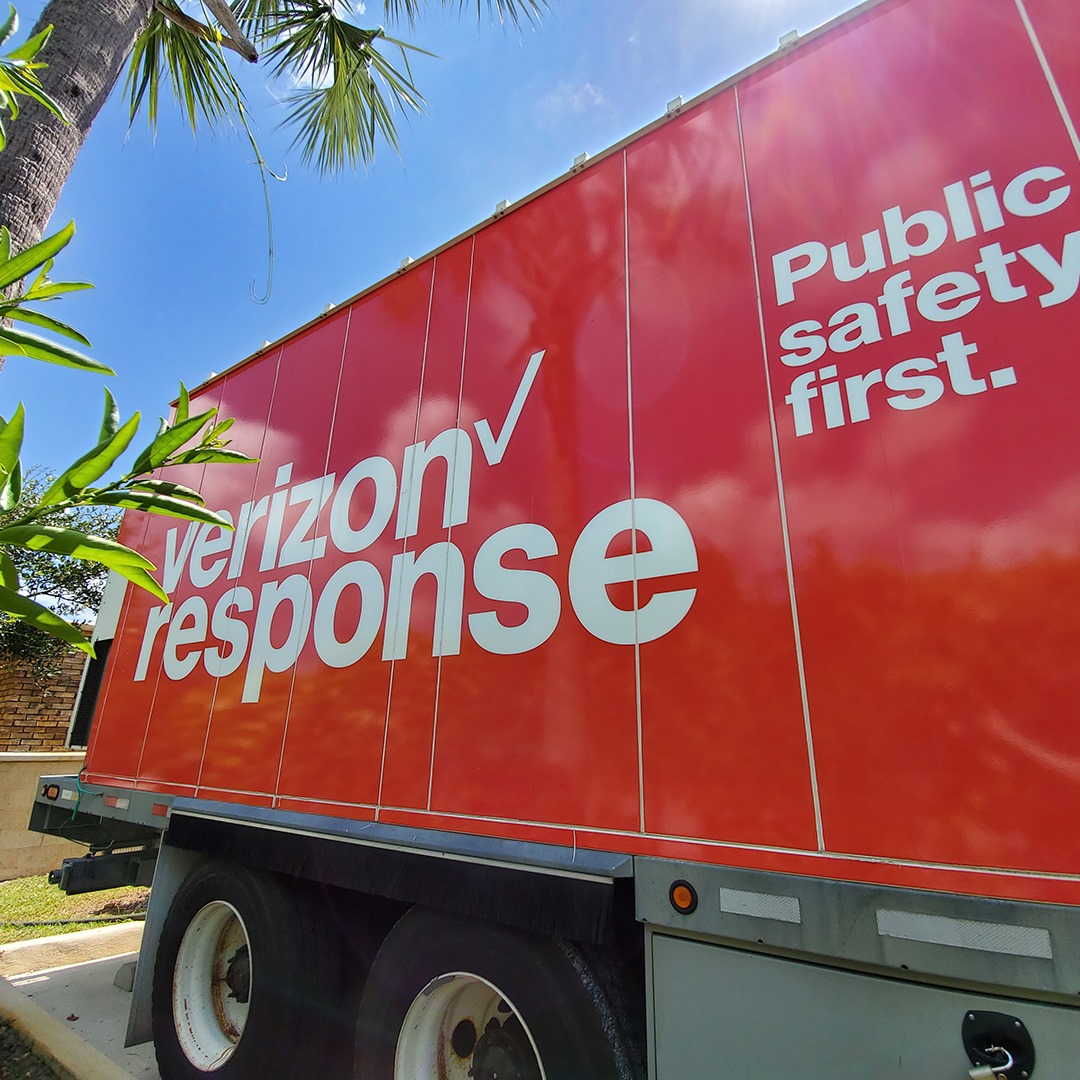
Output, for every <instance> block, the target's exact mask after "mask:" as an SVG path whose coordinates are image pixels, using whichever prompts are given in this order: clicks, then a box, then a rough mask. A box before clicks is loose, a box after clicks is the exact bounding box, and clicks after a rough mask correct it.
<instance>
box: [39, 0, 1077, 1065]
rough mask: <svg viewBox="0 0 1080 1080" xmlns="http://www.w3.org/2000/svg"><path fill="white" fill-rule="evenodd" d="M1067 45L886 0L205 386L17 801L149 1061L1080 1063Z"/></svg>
mask: <svg viewBox="0 0 1080 1080" xmlns="http://www.w3.org/2000/svg"><path fill="white" fill-rule="evenodd" d="M1078 57H1080V14H1078V11H1077V8H1076V5H1075V3H1073V2H1071V0H1069V2H1067V0H978V2H974V0H950V2H941V0H882V2H875V3H870V4H864V5H863V6H861V7H860V8H858V9H856V10H854V11H852V12H851V13H849V14H848V15H847V16H845V17H843V18H841V19H839V20H837V21H835V22H834V23H832V24H830V25H828V26H826V27H824V28H822V29H821V30H819V31H816V32H814V33H812V34H809V35H807V36H805V37H803V38H802V39H799V40H798V41H794V42H789V43H788V44H787V45H785V46H784V47H782V48H781V49H780V51H779V52H777V53H776V54H775V55H773V56H772V57H769V58H768V59H767V60H765V61H763V62H762V63H760V64H758V65H756V66H754V67H753V68H751V69H749V70H748V71H746V72H743V73H741V74H740V75H739V76H737V77H735V78H733V79H731V80H729V81H728V82H725V83H724V84H722V85H720V86H718V87H717V88H715V89H714V90H712V91H710V92H708V93H706V94H704V95H702V96H701V97H700V98H698V99H696V100H695V101H693V102H690V103H687V104H685V105H682V104H679V103H673V105H672V106H671V107H670V108H669V110H668V114H667V115H666V116H665V117H664V118H662V119H661V120H659V121H658V122H656V123H655V124H653V125H651V126H650V127H648V128H646V129H645V130H644V131H642V132H640V133H639V134H637V135H635V136H633V137H632V138H630V139H628V140H626V141H625V142H624V143H621V144H619V145H617V146H615V147H614V148H612V149H611V150H610V151H608V152H606V153H604V154H602V155H599V156H597V157H595V158H592V159H590V160H589V161H588V162H586V163H584V164H582V165H580V166H579V167H577V168H575V169H574V170H573V171H572V173H570V174H568V175H567V176H565V177H563V178H561V179H560V180H558V181H557V182H555V183H553V184H551V185H549V186H548V187H546V188H545V189H543V190H541V191H539V192H538V193H536V194H535V195H534V196H532V197H530V198H528V199H525V200H523V201H522V202H520V203H519V204H518V205H515V206H514V207H513V208H511V209H509V210H508V211H507V210H505V209H503V210H500V212H499V213H497V214H496V216H495V218H493V219H492V220H490V221H487V222H484V223H483V224H481V225H480V226H478V227H477V228H476V229H475V230H473V231H471V232H469V233H468V234H466V235H464V236H462V237H459V238H457V239H456V240H454V241H452V242H450V243H448V244H447V245H445V246H444V247H442V248H440V249H439V250H437V251H436V252H434V253H433V254H431V255H430V256H428V257H426V258H424V259H421V260H419V261H417V262H413V263H411V264H409V265H408V266H406V267H403V268H402V270H401V271H400V272H399V273H397V274H395V275H393V276H392V277H391V278H388V279H387V280H385V281H383V282H380V283H379V284H378V285H376V286H374V287H372V288H371V289H369V290H368V291H366V292H364V293H362V294H361V295H359V296H357V297H356V298H354V299H353V300H351V301H349V302H348V303H345V304H342V305H340V306H338V307H336V308H334V309H333V310H332V311H330V312H329V313H328V314H326V315H324V316H323V317H320V318H319V319H317V320H315V321H313V322H312V323H309V324H308V325H306V326H304V327H302V328H301V329H299V330H298V331H297V332H296V333H295V334H293V335H291V336H289V337H287V338H285V339H284V340H282V341H280V342H278V343H276V344H274V345H272V346H268V347H266V348H264V349H263V350H262V351H261V352H260V353H259V354H258V355H256V356H255V357H252V358H250V359H249V360H247V361H245V362H244V363H242V364H239V365H237V366H236V367H234V368H232V369H231V370H229V371H227V372H226V373H225V374H224V375H221V376H218V377H216V378H215V379H213V380H212V381H211V382H209V383H207V384H206V385H204V386H202V387H200V388H199V389H198V391H197V393H196V394H195V395H194V401H193V405H192V408H193V409H194V408H196V407H200V406H201V407H210V406H217V407H218V408H219V409H221V410H222V413H223V414H224V415H229V416H234V417H236V418H237V423H236V426H235V428H234V433H235V440H234V445H235V446H237V448H239V449H240V450H243V451H244V452H246V453H248V454H250V455H252V456H254V457H257V458H258V464H255V465H248V466H236V467H233V466H229V467H223V466H209V467H205V468H203V467H185V468H183V469H179V470H176V475H175V476H174V477H173V478H174V479H176V480H177V481H179V482H182V483H186V484H189V485H190V486H194V487H197V488H199V489H200V490H201V491H202V492H204V494H205V495H206V498H207V503H208V505H210V506H211V507H213V508H215V509H218V510H220V512H221V513H222V514H223V515H225V516H226V517H228V518H229V520H230V521H231V522H232V524H233V525H234V526H235V529H234V531H232V532H227V531H224V530H222V529H221V528H219V527H214V526H206V525H200V524H186V523H182V524H177V523H175V522H171V521H168V520H164V519H161V518H148V517H143V516H138V515H129V516H128V518H127V519H126V520H125V523H124V527H123V539H124V540H126V541H127V542H129V543H131V544H132V545H134V546H135V547H137V548H138V549H139V550H141V551H144V552H146V553H147V554H148V555H150V557H151V558H152V559H154V561H155V562H156V563H157V565H158V566H159V567H160V570H161V573H162V575H163V581H164V585H165V587H166V589H167V590H168V591H169V593H170V595H171V597H172V602H171V603H170V604H168V605H167V606H163V605H161V604H160V603H159V602H158V601H156V600H155V599H153V598H152V597H150V596H149V595H148V594H147V593H145V592H140V591H137V590H130V589H129V590H128V591H127V593H126V595H123V596H122V597H116V598H115V600H116V602H115V603H114V604H113V605H112V606H111V609H110V610H107V611H106V612H105V613H104V614H103V616H102V618H101V619H100V621H99V626H98V639H99V641H98V644H99V652H100V653H101V654H107V655H108V662H107V664H105V665H104V666H102V665H100V664H99V666H98V667H97V668H95V669H94V670H93V671H92V672H91V675H90V676H89V681H88V683H87V686H86V687H85V688H84V693H83V700H82V704H81V710H82V711H81V715H82V717H83V719H84V720H85V719H87V718H89V717H90V716H92V728H91V730H90V733H89V740H88V741H89V752H88V757H87V761H86V766H85V769H84V770H83V772H82V774H81V775H80V777H79V778H78V779H77V780H76V778H71V777H68V778H63V777H46V778H43V781H42V788H41V794H40V795H39V797H38V799H37V801H36V804H35V807H34V826H35V827H36V828H39V829H42V830H46V831H53V832H63V833H64V834H65V835H69V836H72V835H78V836H81V837H82V838H83V839H84V840H85V841H86V842H87V843H89V844H91V845H92V846H93V849H94V854H93V855H92V856H91V857H89V858H87V859H84V860H76V861H72V862H69V863H67V864H66V865H65V867H64V869H63V871H62V872H61V873H59V874H58V877H59V878H61V879H62V884H63V885H64V886H65V887H67V888H69V889H71V890H73V891H77V890H81V889H87V888H93V887H100V886H102V885H105V884H114V883H117V882H118V881H121V880H136V879H140V880H146V879H147V878H148V876H149V874H150V873H151V871H152V872H153V881H154V889H153V899H152V902H151V906H150V911H149V916H148V919H147V924H146V935H145V939H144V944H143V951H142V956H141V959H140V963H139V966H138V976H137V983H136V988H135V998H134V1002H133V1008H132V1017H131V1027H130V1031H129V1039H130V1040H131V1041H132V1042H137V1041H141V1040H144V1039H146V1038H148V1037H150V1035H151V1033H152V1035H153V1038H154V1040H155V1042H156V1044H157V1051H158V1055H159V1059H160V1061H161V1069H162V1075H163V1076H164V1077H165V1078H166V1080H173V1078H176V1077H191V1076H200V1075H204V1074H207V1073H214V1074H217V1075H220V1076H221V1077H222V1078H223V1080H225V1078H228V1077H239V1078H251V1077H261V1076H270V1075H273V1076H298V1077H312V1076H317V1075H323V1074H324V1073H325V1074H326V1075H356V1076H358V1077H361V1078H365V1080H366V1078H370V1077H374V1078H376V1080H383V1078H390V1077H394V1078H397V1080H427V1078H429V1077H430V1078H435V1077H440V1078H441V1077H464V1076H466V1075H468V1076H472V1077H479V1078H482V1080H484V1078H486V1080H494V1078H495V1077H496V1076H500V1077H506V1076H519V1077H523V1078H538V1077H545V1078H547V1080H563V1078H589V1080H601V1078H615V1077H619V1078H628V1077H643V1076H645V1075H648V1076H650V1077H653V1078H655V1080H674V1078H676V1077H678V1078H683V1077H688V1076H697V1077H718V1076H742V1077H760V1078H765V1080H773V1078H777V1077H780V1076H787V1075H796V1074H797V1075H799V1076H802V1077H813V1078H820V1080H824V1078H826V1077H829V1078H835V1077H838V1076H843V1077H856V1076H859V1077H861V1076H875V1077H886V1076H888V1077H919V1078H925V1077H936V1078H943V1080H951V1078H956V1080H960V1078H962V1077H965V1076H968V1075H971V1076H973V1077H991V1076H998V1077H1003V1076H1007V1077H1010V1078H1016V1077H1027V1076H1030V1075H1032V1074H1034V1072H1035V1070H1036V1069H1037V1070H1038V1075H1039V1076H1042V1077H1045V1078H1047V1080H1062V1078H1067V1077H1077V1076H1080V1014H1078V1012H1077V1006H1078V1005H1080V949H1078V948H1077V941H1078V937H1077V933H1078V929H1080V830H1078V829H1077V828H1076V827H1075V824H1074V821H1073V818H1074V815H1075V808H1076V805H1077V796H1078V795H1080V728H1078V721H1080V712H1078V702H1080V664H1078V663H1077V648H1078V645H1080V428H1078V424H1077V385H1078V383H1077V376H1076V365H1077V362H1078V359H1080V343H1078V331H1080V317H1078V311H1080V308H1078V300H1077V296H1076V293H1077V289H1078V285H1080V139H1078V136H1077V130H1076V126H1075V123H1076V118H1077V117H1078V116H1080V60H1078ZM110 611H111V613H110ZM354 1048H355V1055H354V1053H353V1050H354ZM353 1069H355V1074H354V1073H353V1071H352V1070H353Z"/></svg>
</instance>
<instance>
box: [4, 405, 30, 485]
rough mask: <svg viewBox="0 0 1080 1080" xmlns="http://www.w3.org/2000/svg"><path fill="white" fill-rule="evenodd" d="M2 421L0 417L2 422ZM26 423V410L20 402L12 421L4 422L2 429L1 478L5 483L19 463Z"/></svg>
mask: <svg viewBox="0 0 1080 1080" xmlns="http://www.w3.org/2000/svg"><path fill="white" fill-rule="evenodd" d="M2 419H3V418H2V417H0V420H2ZM25 421H26V410H25V409H24V408H23V405H22V402H21V401H20V402H19V405H18V408H16V410H15V413H14V415H13V416H12V417H11V419H10V420H6V421H3V423H4V426H3V428H2V429H0V477H3V479H4V482H5V483H6V482H7V478H8V477H9V476H11V474H12V472H13V471H14V469H15V466H16V465H18V463H19V455H20V454H21V453H22V441H23V428H24V426H25Z"/></svg>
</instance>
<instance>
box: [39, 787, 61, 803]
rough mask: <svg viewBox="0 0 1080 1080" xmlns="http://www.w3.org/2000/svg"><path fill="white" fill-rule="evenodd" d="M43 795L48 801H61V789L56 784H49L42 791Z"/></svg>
mask: <svg viewBox="0 0 1080 1080" xmlns="http://www.w3.org/2000/svg"><path fill="white" fill-rule="evenodd" d="M41 794H42V795H44V796H45V798H46V799H59V798H60V788H59V787H58V786H57V785H56V784H47V785H46V786H45V787H43V788H42V789H41Z"/></svg>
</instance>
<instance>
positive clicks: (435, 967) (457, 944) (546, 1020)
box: [355, 908, 635, 1080]
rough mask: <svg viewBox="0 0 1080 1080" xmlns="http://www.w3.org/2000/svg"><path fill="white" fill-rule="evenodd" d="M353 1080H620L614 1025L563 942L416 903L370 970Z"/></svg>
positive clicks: (585, 970) (588, 975) (621, 1055)
mask: <svg viewBox="0 0 1080 1080" xmlns="http://www.w3.org/2000/svg"><path fill="white" fill-rule="evenodd" d="M355 1075H356V1076H357V1077H358V1078H359V1080H390V1078H393V1080H465V1078H466V1077H471V1078H472V1080H496V1078H499V1080H515V1078H516V1080H624V1078H626V1077H630V1076H632V1075H635V1073H634V1071H633V1070H632V1069H631V1067H630V1065H629V1059H628V1056H627V1052H626V1047H625V1045H624V1040H623V1037H622V1036H621V1035H620V1033H619V1023H618V1021H617V1020H616V1018H615V1017H614V1016H613V1014H612V1012H611V1009H610V1006H609V1004H608V1001H607V998H606V996H605V995H604V993H603V991H602V989H601V987H600V985H599V982H598V981H597V979H596V978H595V977H594V975H593V973H592V970H591V969H590V968H589V966H588V965H586V964H585V962H584V961H583V960H582V958H581V954H580V953H579V952H578V951H577V950H576V949H574V947H573V946H572V945H570V944H568V943H564V942H559V941H556V940H555V939H552V938H546V937H541V936H538V935H535V934H528V933H525V932H522V931H517V930H511V929H509V928H507V927H503V926H497V925H492V924H488V923H482V922H479V921H477V920H475V919H469V918H464V917H462V916H456V915H450V914H445V913H442V912H436V911H431V910H428V909H424V908H413V909H412V910H411V911H410V912H408V913H407V914H406V915H405V916H404V917H403V918H402V919H401V921H400V922H399V923H398V924H397V926H396V927H395V928H394V929H393V930H392V931H391V932H390V935H389V936H388V937H387V939H386V941H385V942H384V943H383V946H382V948H381V949H380V951H379V954H378V956H377V957H376V958H375V963H374V964H373V965H372V968H371V971H370V973H369V975H368V980H367V983H366V985H365V988H364V995H363V998H362V999H361V1003H360V1014H359V1020H358V1023H357V1042H356V1074H355Z"/></svg>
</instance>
